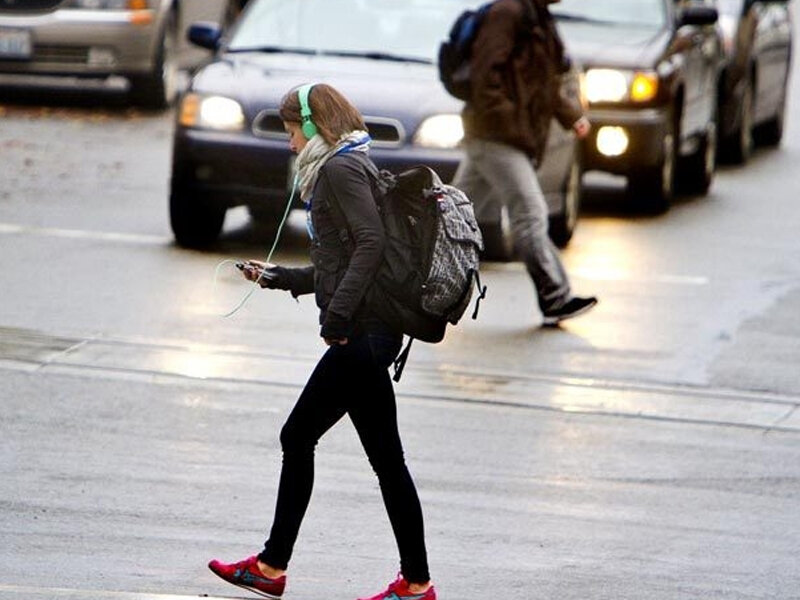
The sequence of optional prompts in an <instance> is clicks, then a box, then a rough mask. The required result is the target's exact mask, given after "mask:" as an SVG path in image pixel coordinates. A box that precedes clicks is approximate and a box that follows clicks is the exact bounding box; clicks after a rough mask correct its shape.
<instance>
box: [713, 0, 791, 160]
mask: <svg viewBox="0 0 800 600" xmlns="http://www.w3.org/2000/svg"><path fill="white" fill-rule="evenodd" d="M717 10H718V11H719V28H720V31H721V32H722V36H723V41H724V47H725V58H726V63H725V69H724V71H723V76H722V79H721V80H720V105H719V139H720V146H719V150H720V154H721V156H722V158H723V159H725V160H727V161H729V162H733V163H744V162H746V161H747V159H748V158H749V157H750V154H751V152H752V150H753V145H754V142H755V141H758V142H760V143H762V144H765V145H769V146H777V145H778V144H780V141H781V138H782V137H783V117H784V111H785V110H786V90H787V82H788V80H789V72H790V65H791V58H792V21H791V15H790V12H789V2H788V0H717Z"/></svg>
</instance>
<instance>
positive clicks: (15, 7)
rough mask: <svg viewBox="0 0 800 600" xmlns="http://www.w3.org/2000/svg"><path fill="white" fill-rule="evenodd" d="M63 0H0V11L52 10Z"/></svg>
mask: <svg viewBox="0 0 800 600" xmlns="http://www.w3.org/2000/svg"><path fill="white" fill-rule="evenodd" d="M63 1H64V0H0V13H5V12H13V13H20V12H41V11H45V10H53V9H54V8H56V7H57V6H58V5H59V4H61V3H63Z"/></svg>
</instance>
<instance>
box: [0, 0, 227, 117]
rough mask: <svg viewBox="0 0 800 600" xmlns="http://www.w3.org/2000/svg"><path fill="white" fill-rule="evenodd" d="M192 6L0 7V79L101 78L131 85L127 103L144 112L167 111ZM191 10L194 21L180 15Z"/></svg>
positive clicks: (11, 1)
mask: <svg viewBox="0 0 800 600" xmlns="http://www.w3.org/2000/svg"><path fill="white" fill-rule="evenodd" d="M198 4H200V3H198V2H197V0H191V2H183V3H181V2H179V1H178V0H0V74H2V75H4V76H6V77H8V76H16V75H25V76H31V75H33V76H44V77H50V76H56V77H61V76H70V77H89V78H107V77H109V76H111V75H121V76H124V77H126V78H127V79H128V81H129V82H130V94H131V98H132V100H133V101H134V102H136V103H137V104H140V105H142V106H145V107H149V108H161V107H165V106H168V105H169V104H171V103H172V101H173V100H174V99H175V97H176V95H177V91H178V89H177V87H178V66H179V64H178V46H179V41H180V37H181V36H180V31H181V29H182V24H183V23H185V22H187V20H188V19H189V18H192V19H194V18H198V17H207V16H210V17H212V18H215V19H217V18H219V14H222V12H223V11H224V5H225V4H226V2H224V0H212V1H211V2H207V3H205V4H209V5H211V4H214V5H216V6H221V7H223V8H220V9H217V13H219V14H212V15H202V14H199V13H198V12H197V8H196V6H197V5H198ZM189 7H192V9H193V10H194V14H192V15H190V16H185V15H183V14H182V11H187V10H189Z"/></svg>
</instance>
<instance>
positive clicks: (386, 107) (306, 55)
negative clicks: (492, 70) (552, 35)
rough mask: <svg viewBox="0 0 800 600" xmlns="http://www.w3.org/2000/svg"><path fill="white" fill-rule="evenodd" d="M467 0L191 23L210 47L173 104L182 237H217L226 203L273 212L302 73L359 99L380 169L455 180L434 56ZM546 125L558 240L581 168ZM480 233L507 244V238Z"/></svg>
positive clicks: (248, 14)
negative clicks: (283, 108)
mask: <svg viewBox="0 0 800 600" xmlns="http://www.w3.org/2000/svg"><path fill="white" fill-rule="evenodd" d="M475 4H476V2H475V1H474V0H473V1H464V0H405V1H403V2H396V1H395V0H371V1H370V2H363V1H360V0H250V2H249V3H248V5H247V8H246V10H245V11H244V12H243V13H242V16H241V18H240V20H239V21H238V22H237V23H236V24H235V25H234V27H233V29H232V30H231V33H230V36H228V35H225V36H224V37H223V36H222V31H221V30H220V28H219V27H218V26H216V25H214V24H207V23H206V24H196V25H195V26H193V27H192V28H191V29H190V33H189V35H190V38H191V39H192V40H193V41H194V42H195V43H197V44H199V45H201V46H203V47H206V48H210V49H213V50H214V51H215V52H216V55H215V58H214V59H213V60H212V61H211V62H210V63H209V64H207V65H206V66H205V67H203V68H202V69H200V70H199V71H198V72H197V73H196V74H195V75H194V76H193V78H192V80H191V81H190V84H189V86H188V89H187V90H186V92H185V93H184V95H183V96H182V98H181V101H180V104H179V110H178V114H177V123H176V127H175V134H174V148H173V162H172V178H171V189H170V200H169V202H170V218H171V224H172V230H173V232H174V234H175V239H176V240H177V242H178V244H180V245H183V246H188V247H202V246H207V245H209V244H211V243H213V242H214V241H215V240H216V239H217V238H218V236H219V234H220V232H221V229H222V226H223V222H224V218H225V213H226V211H227V209H229V208H231V207H234V206H239V205H247V206H248V207H249V210H250V213H251V215H252V216H253V217H254V218H256V219H260V220H266V221H267V222H276V221H277V220H278V219H279V215H281V214H282V213H283V211H284V208H285V206H286V202H287V198H288V196H289V194H288V190H287V186H288V183H287V182H290V181H291V175H290V164H291V160H292V157H291V154H290V151H289V145H288V137H287V135H286V132H285V131H284V128H283V124H282V122H281V120H280V119H279V117H278V106H279V105H280V101H281V99H282V97H283V95H284V94H285V93H287V92H288V91H289V90H290V89H291V88H293V87H294V86H297V85H299V84H301V83H309V82H326V83H329V84H331V85H333V86H335V87H336V88H338V89H340V90H341V91H342V92H343V93H344V94H345V95H346V96H347V97H348V98H349V99H350V100H352V101H353V103H354V104H355V105H356V106H357V107H358V108H359V109H360V110H361V112H362V113H363V114H364V117H365V120H366V123H367V126H368V128H369V132H370V135H371V136H372V138H373V144H372V150H371V152H370V154H371V156H372V158H373V159H374V160H375V162H376V163H377V164H378V165H379V166H380V167H382V168H386V169H389V170H392V171H395V172H399V171H401V170H403V169H405V168H408V167H410V166H413V165H417V164H426V165H429V166H431V167H432V168H434V169H435V170H436V171H437V172H438V173H439V175H440V176H441V177H442V179H443V180H444V181H450V180H451V179H452V177H453V175H454V174H455V170H456V168H457V166H458V163H459V161H460V160H461V157H462V155H463V150H462V149H461V147H460V142H461V138H462V136H463V126H462V122H461V117H460V112H461V108H462V103H461V102H460V101H459V100H456V99H455V98H453V97H451V96H450V95H448V94H447V92H446V91H445V90H444V87H443V86H442V84H441V82H440V81H439V78H438V70H437V67H436V65H435V60H434V59H435V56H436V53H437V51H438V46H439V43H440V42H441V41H442V40H443V39H444V38H445V37H446V36H447V33H448V32H449V29H450V26H451V25H452V23H453V21H454V20H455V18H456V16H457V15H458V14H459V13H460V12H461V11H462V10H463V9H464V8H466V7H473V6H474V5H475ZM553 129H554V130H555V129H558V130H559V132H560V133H559V132H556V133H554V134H553V135H552V136H551V141H550V147H549V151H548V153H547V157H546V160H545V161H544V164H543V165H542V166H541V169H540V176H541V179H542V185H543V188H544V190H545V192H546V196H547V201H548V203H549V207H550V214H551V219H552V221H551V222H552V228H551V230H552V234H553V236H554V239H555V240H556V241H557V242H558V243H561V244H562V245H563V244H566V243H567V241H568V240H569V238H570V236H571V235H572V231H573V229H574V227H575V223H576V219H577V212H578V204H579V199H580V173H581V170H580V164H579V163H578V162H576V160H575V155H576V149H577V144H576V142H575V139H574V136H573V135H572V134H571V133H567V132H563V131H561V129H560V127H553ZM497 222H498V223H499V222H500V217H499V215H498V221H497ZM497 232H500V233H502V231H501V230H497V231H496V232H494V233H497ZM487 233H490V237H491V240H489V241H490V242H494V247H495V248H496V249H498V253H499V252H500V251H502V249H503V248H504V239H502V238H498V237H496V236H492V235H491V233H492V232H487Z"/></svg>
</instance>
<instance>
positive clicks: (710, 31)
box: [675, 0, 721, 139]
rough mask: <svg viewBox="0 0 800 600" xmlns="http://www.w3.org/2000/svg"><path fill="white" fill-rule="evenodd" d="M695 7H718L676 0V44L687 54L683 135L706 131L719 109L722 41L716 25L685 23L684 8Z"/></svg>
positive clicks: (701, 0)
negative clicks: (718, 74) (717, 95)
mask: <svg viewBox="0 0 800 600" xmlns="http://www.w3.org/2000/svg"><path fill="white" fill-rule="evenodd" d="M691 7H700V8H702V7H707V8H714V6H713V4H712V3H711V2H710V1H709V0H676V2H675V19H676V23H675V27H676V31H675V44H676V45H677V47H679V48H681V49H682V52H683V57H684V107H683V114H682V119H681V137H682V138H684V139H686V138H687V137H688V136H692V135H695V134H698V133H703V132H705V131H706V127H707V125H708V123H709V122H710V121H711V120H713V119H714V115H715V110H716V87H717V73H718V69H719V64H720V56H721V55H720V51H721V46H720V41H719V37H718V34H717V30H716V27H715V26H713V25H684V24H682V18H683V15H684V11H686V10H687V9H689V8H691Z"/></svg>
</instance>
